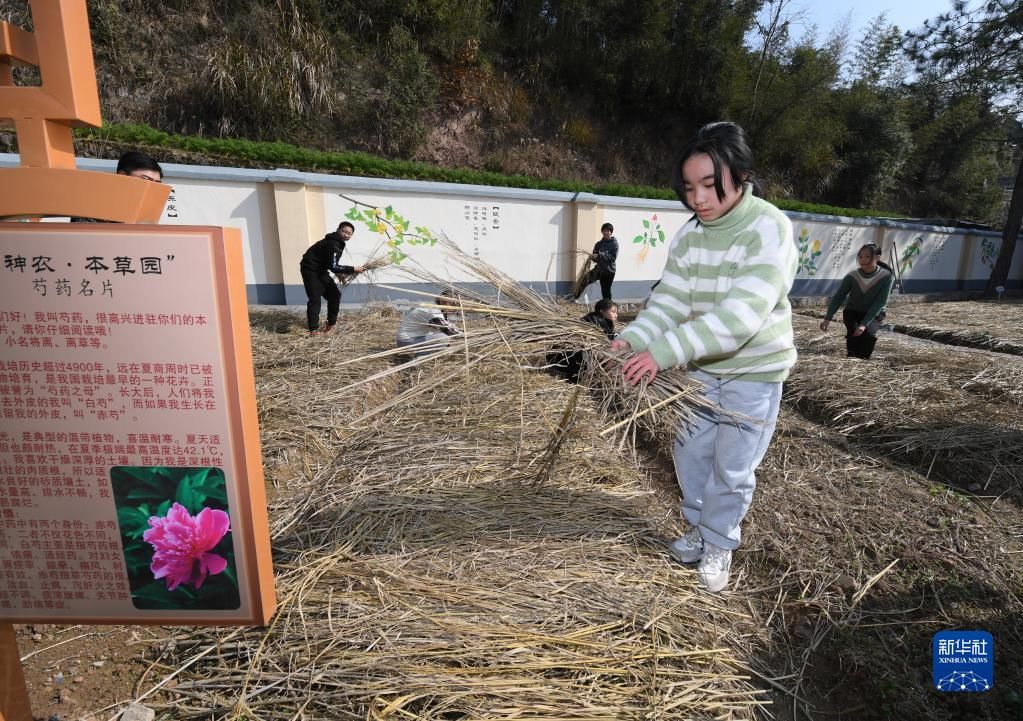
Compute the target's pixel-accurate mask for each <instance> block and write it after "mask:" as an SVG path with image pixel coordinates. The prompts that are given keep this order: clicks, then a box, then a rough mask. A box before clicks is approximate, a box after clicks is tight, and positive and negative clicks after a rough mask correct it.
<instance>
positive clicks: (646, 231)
mask: <svg viewBox="0 0 1023 721" xmlns="http://www.w3.org/2000/svg"><path fill="white" fill-rule="evenodd" d="M664 238H665V234H664V230H663V229H662V228H661V224H660V223H659V222H658V221H657V214H656V213H654V216H653V217H652V218H650V220H644V221H643V232H642V234H640V235H637V236H636V237H635V238H633V239H632V242H633V243H634V244H636V245H642V247H641V248H640V249H639V252H638V253H637V254H636V257H637V258H638V259H639V262H641V263H642V262H643V261H644V260H646V256H647V253H649V252H650V249H651V248H656V247H657V244H658V243H663V242H664Z"/></svg>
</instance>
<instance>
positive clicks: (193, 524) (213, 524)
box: [110, 466, 240, 611]
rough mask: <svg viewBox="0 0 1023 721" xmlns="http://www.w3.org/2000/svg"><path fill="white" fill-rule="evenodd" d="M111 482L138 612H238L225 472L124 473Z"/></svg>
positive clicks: (118, 470) (147, 469)
mask: <svg viewBox="0 0 1023 721" xmlns="http://www.w3.org/2000/svg"><path fill="white" fill-rule="evenodd" d="M110 479H111V484H112V486H113V492H114V500H115V503H116V504H117V519H118V523H119V525H120V530H121V541H122V545H123V548H124V557H125V565H126V567H127V571H128V581H129V585H130V586H131V592H132V603H133V604H134V605H135V606H136V608H146V609H182V610H185V609H187V610H191V611H194V610H215V609H235V608H238V606H239V604H240V599H239V594H238V578H237V571H236V567H235V561H234V558H235V554H234V544H233V540H232V534H231V516H230V511H229V508H228V502H227V484H226V479H225V477H224V472H223V470H222V469H220V468H176V467H167V466H117V467H114V468H112V469H111V471H110Z"/></svg>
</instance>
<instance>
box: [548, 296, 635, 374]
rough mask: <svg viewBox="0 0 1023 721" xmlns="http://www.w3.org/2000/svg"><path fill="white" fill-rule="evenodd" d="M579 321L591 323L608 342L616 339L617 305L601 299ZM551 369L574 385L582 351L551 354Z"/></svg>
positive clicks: (549, 359) (579, 368) (580, 366)
mask: <svg viewBox="0 0 1023 721" xmlns="http://www.w3.org/2000/svg"><path fill="white" fill-rule="evenodd" d="M580 320H581V321H582V322H583V323H592V324H593V325H595V326H597V327H598V328H600V329H601V330H602V331H603V332H604V335H606V336H607V339H608V340H609V341H612V340H614V339H615V338H616V337H618V332H617V331H616V330H615V323H616V322H617V321H618V305H617V304H616V303H615V302H614V301H612V300H606V299H601V300H598V301H597V304H596V306H594V308H593V310H592V311H591V312H589V313H587V314H586V315H584V316H583V317H582V318H580ZM548 362H549V363H550V364H551V367H552V368H553V369H554V370H555V371H556V372H559V373H562V374H564V376H565V377H566V378H567V379H568V380H570V381H572V382H573V383H575V382H576V381H577V380H579V371H580V370H581V369H582V364H583V354H582V351H561V352H556V353H551V354H550V355H549V356H548Z"/></svg>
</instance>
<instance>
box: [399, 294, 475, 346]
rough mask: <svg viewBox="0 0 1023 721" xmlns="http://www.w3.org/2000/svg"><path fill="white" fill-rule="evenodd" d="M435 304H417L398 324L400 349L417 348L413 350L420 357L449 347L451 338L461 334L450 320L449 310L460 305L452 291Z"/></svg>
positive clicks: (439, 298)
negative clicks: (453, 296)
mask: <svg viewBox="0 0 1023 721" xmlns="http://www.w3.org/2000/svg"><path fill="white" fill-rule="evenodd" d="M434 305H435V306H439V307H434ZM434 305H427V304H422V305H417V306H416V307H415V308H413V309H412V310H410V311H409V312H408V313H406V314H405V317H404V318H402V319H401V323H400V324H399V325H398V347H399V348H404V347H406V346H415V347H414V348H411V350H412V351H413V353H414V354H415V356H416V357H417V358H418V357H420V356H424V355H429V354H430V353H436V352H437V351H439V350H442V349H444V348H446V347H447V345H448V338H449V337H450V336H453V335H456V334H458V333H460V332H461V331H460V330H459V329H458V327H457V326H456V325H454V324H453V323H451V322H450V321H449V320H448V318H447V314H448V313H449V312H450V310H449V309H450V308H453V307H455V306H456V305H457V302H456V301H455V299H454V298H452V297H451V292H450V291H447V290H446V291H444V292H443V293H442V294H441V295H440V296H438V297H437V299H436V300H435V301H434Z"/></svg>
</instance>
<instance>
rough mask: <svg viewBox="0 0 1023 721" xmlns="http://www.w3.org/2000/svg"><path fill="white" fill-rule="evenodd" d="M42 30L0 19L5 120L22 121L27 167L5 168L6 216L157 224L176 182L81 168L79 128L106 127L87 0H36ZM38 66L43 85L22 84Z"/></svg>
mask: <svg viewBox="0 0 1023 721" xmlns="http://www.w3.org/2000/svg"><path fill="white" fill-rule="evenodd" d="M29 7H30V8H31V10H32V22H33V24H34V25H35V31H34V32H27V31H25V30H23V29H22V28H19V27H15V26H13V25H11V24H9V23H6V22H0V125H12V124H13V125H14V128H15V130H16V131H17V134H18V151H19V154H20V156H21V166H22V167H20V168H4V169H0V218H17V217H41V216H54V215H58V216H59V215H76V216H81V217H87V218H97V219H99V220H112V221H117V222H121V223H140V222H141V223H155V222H156V221H157V220H159V218H160V214H161V213H162V212H163V207H164V204H165V203H166V202H167V197H168V196H169V195H170V188H169V187H167V186H164V185H161V184H159V183H151V182H148V181H145V180H139V179H137V178H131V177H129V176H126V175H113V174H110V173H97V172H92V171H87V170H76V169H75V149H74V142H73V140H72V133H71V129H72V128H73V127H93V128H98V127H100V126H101V125H102V119H101V118H100V111H99V93H98V92H97V88H96V68H95V65H94V64H93V59H92V39H91V36H90V34H89V17H88V15H87V13H86V8H85V0H30V2H29ZM19 65H20V66H36V67H38V68H39V72H40V75H41V76H42V78H43V82H42V85H40V86H38V87H19V86H17V85H15V84H14V68H15V67H16V66H19Z"/></svg>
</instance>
